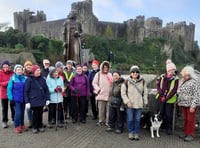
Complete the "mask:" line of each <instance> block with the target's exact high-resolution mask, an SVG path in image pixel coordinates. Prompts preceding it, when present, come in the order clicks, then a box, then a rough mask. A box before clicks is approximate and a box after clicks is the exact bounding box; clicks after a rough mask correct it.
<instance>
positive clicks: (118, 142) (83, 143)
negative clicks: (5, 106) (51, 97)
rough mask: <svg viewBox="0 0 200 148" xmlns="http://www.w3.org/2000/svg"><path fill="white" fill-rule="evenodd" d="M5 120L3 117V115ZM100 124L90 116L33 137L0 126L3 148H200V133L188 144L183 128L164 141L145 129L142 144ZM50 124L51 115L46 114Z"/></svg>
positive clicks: (0, 140)
mask: <svg viewBox="0 0 200 148" xmlns="http://www.w3.org/2000/svg"><path fill="white" fill-rule="evenodd" d="M0 119H1V116H0ZM95 122H96V121H93V120H91V117H90V116H89V117H88V120H87V123H86V124H80V125H78V124H72V123H71V121H70V120H68V126H67V130H64V129H63V128H58V131H55V128H53V129H48V128H46V131H45V132H44V133H38V134H33V133H32V132H31V131H28V132H25V133H22V134H15V133H14V131H13V130H14V128H13V127H12V126H13V123H12V122H11V121H10V122H9V125H10V127H9V128H8V129H3V128H2V127H0V148H9V147H12V148H43V147H45V148H64V147H65V148H129V147H131V148H133V147H135V148H143V147H144V148H157V147H158V148H187V147H189V148H193V147H194V148H197V147H199V146H200V130H199V129H197V130H196V137H195V140H194V141H193V142H190V143H187V142H184V141H183V140H181V139H179V138H178V135H179V134H180V133H181V131H182V129H180V128H179V129H177V130H176V131H175V133H174V135H171V136H168V135H167V134H165V133H164V132H161V133H160V135H161V138H154V139H152V138H150V132H149V131H148V130H145V129H142V130H141V134H140V140H139V141H130V140H128V138H127V131H126V130H125V132H124V133H123V134H120V135H117V134H115V133H107V132H105V129H106V127H105V126H102V127H97V126H96V125H95ZM44 123H47V113H45V114H44Z"/></svg>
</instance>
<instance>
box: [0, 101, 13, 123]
mask: <svg viewBox="0 0 200 148" xmlns="http://www.w3.org/2000/svg"><path fill="white" fill-rule="evenodd" d="M8 102H9V101H8V99H1V105H2V121H3V122H8ZM10 110H11V118H12V121H14V116H15V110H14V106H13V105H11V104H10Z"/></svg>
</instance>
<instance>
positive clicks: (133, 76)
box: [131, 71, 139, 80]
mask: <svg viewBox="0 0 200 148" xmlns="http://www.w3.org/2000/svg"><path fill="white" fill-rule="evenodd" d="M138 76H139V71H133V72H131V77H132V78H133V79H135V80H136V79H137V78H138Z"/></svg>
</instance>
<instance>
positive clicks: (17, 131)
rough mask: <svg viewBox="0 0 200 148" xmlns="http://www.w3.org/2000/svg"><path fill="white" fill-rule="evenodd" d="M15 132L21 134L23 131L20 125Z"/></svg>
mask: <svg viewBox="0 0 200 148" xmlns="http://www.w3.org/2000/svg"><path fill="white" fill-rule="evenodd" d="M15 133H17V134H20V133H21V129H20V128H19V126H18V127H16V128H15Z"/></svg>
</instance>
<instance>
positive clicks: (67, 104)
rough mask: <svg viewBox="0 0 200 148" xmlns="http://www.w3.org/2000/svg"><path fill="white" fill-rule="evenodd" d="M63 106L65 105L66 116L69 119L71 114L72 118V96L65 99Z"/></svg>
mask: <svg viewBox="0 0 200 148" xmlns="http://www.w3.org/2000/svg"><path fill="white" fill-rule="evenodd" d="M63 105H64V113H65V116H66V117H67V114H68V113H69V116H72V107H71V96H69V97H64V100H63Z"/></svg>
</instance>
